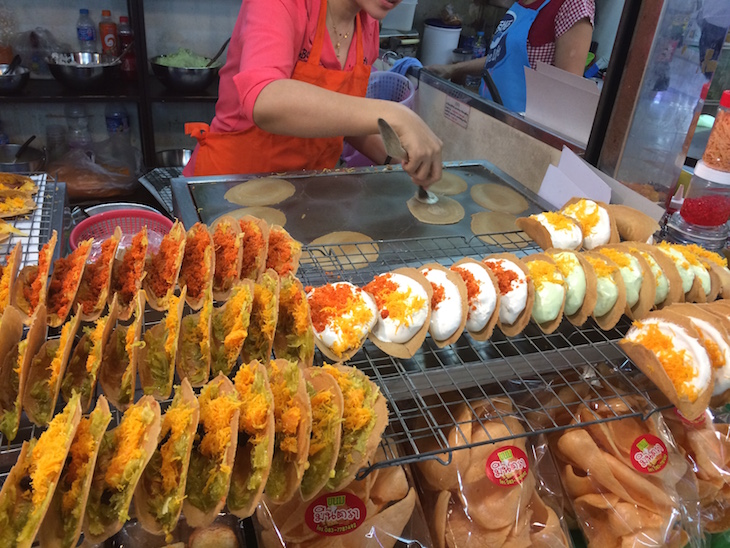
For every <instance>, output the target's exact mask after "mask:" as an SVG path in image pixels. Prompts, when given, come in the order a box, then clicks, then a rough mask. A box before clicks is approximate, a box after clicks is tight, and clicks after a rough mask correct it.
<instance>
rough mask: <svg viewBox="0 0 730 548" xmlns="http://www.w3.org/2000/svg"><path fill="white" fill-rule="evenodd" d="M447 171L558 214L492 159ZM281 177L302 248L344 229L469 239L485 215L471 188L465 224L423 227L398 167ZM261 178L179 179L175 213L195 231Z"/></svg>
mask: <svg viewBox="0 0 730 548" xmlns="http://www.w3.org/2000/svg"><path fill="white" fill-rule="evenodd" d="M444 169H445V170H448V171H449V172H450V173H453V174H455V175H458V176H460V177H462V178H463V179H464V180H465V181H466V182H467V184H468V185H469V189H471V187H472V186H474V185H476V184H480V183H496V184H501V185H505V186H508V187H511V188H512V189H514V190H516V191H517V192H518V193H520V194H521V195H522V196H524V197H525V198H526V199H527V201H528V203H529V208H528V209H527V211H525V212H524V215H530V214H532V213H539V212H541V211H545V210H546V209H552V208H551V206H550V205H549V204H548V203H546V202H545V201H544V200H542V199H541V198H540V197H539V196H537V195H536V194H535V193H533V192H532V191H530V190H528V189H527V188H525V187H524V186H523V185H521V184H520V183H519V182H517V181H516V180H515V179H513V178H512V177H510V176H509V175H507V174H506V173H504V172H503V171H502V170H500V169H498V168H497V167H495V166H494V165H493V164H491V163H489V162H486V161H462V162H446V163H444ZM275 175H276V176H277V177H281V178H283V179H286V180H288V181H290V182H291V183H292V184H294V186H295V188H296V191H295V193H294V195H293V196H291V197H290V198H288V199H287V200H284V201H283V202H281V203H279V204H275V205H272V206H271V207H273V208H276V209H278V210H280V211H281V212H282V213H284V214H285V215H286V219H287V221H286V229H287V230H288V231H289V233H290V234H291V235H292V236H293V237H294V238H296V239H298V240H299V241H301V242H304V243H308V242H311V241H312V240H314V239H315V238H317V237H319V236H322V235H323V234H327V233H329V232H334V231H338V230H349V231H356V232H362V233H364V234H367V235H368V236H370V237H371V238H373V239H376V240H380V239H383V240H391V239H402V238H418V237H443V236H471V235H472V231H471V227H470V223H471V216H472V214H474V213H478V212H481V211H485V209H484V208H483V207H481V206H480V205H478V204H476V203H475V202H474V201H473V200H472V199H471V195H470V193H469V190H467V191H466V192H463V193H461V194H458V195H456V196H451V198H454V199H455V200H457V201H458V202H459V203H460V204H461V205H462V206H463V207H464V210H465V212H466V214H465V216H464V218H463V219H462V220H461V221H460V222H458V223H456V224H453V225H429V224H424V223H421V222H419V221H418V220H416V219H415V218H414V217H413V215H411V213H410V211H409V210H408V207H407V205H406V202H407V200H408V199H409V198H411V197H412V196H413V195H414V193H415V190H416V187H415V186H414V184H413V182H412V181H411V178H410V177H409V176H408V174H407V173H405V172H404V171H403V170H402V169H401V167H400V166H378V167H370V168H348V169H337V170H329V171H318V172H301V173H281V174H275ZM260 176H261V175H260V174H259V175H234V176H222V177H190V178H186V177H178V178H173V179H172V193H173V199H174V203H175V209H174V212H175V215H176V216H177V217H178V218H180V219H181V220H182V221H183V223H184V224H185V226H192V224H194V223H195V222H197V221H203V222H205V223H208V224H210V223H211V222H212V221H214V220H215V219H216V218H217V217H219V216H220V215H223V214H225V213H228V212H230V211H234V210H236V209H239V208H241V207H242V206H239V205H237V204H233V203H231V202H228V201H227V200H225V198H224V197H223V196H224V194H225V193H226V191H227V190H228V189H230V188H232V187H234V186H236V185H237V184H240V183H242V182H245V181H247V180H250V179H256V178H258V177H260Z"/></svg>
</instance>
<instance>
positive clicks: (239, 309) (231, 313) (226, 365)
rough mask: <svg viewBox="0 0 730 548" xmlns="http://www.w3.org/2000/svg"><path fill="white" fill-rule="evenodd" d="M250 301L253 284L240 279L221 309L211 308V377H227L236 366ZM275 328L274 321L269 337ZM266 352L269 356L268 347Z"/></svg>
mask: <svg viewBox="0 0 730 548" xmlns="http://www.w3.org/2000/svg"><path fill="white" fill-rule="evenodd" d="M267 279H269V278H267ZM277 283H278V282H277ZM254 301H255V287H254V284H253V282H252V281H251V280H242V281H241V283H239V284H238V285H236V286H235V287H234V288H233V292H232V294H231V297H230V298H229V299H228V301H227V302H226V303H225V304H224V305H223V306H221V307H218V308H213V318H212V325H211V339H210V352H211V362H210V369H211V372H212V374H213V375H216V374H217V373H219V372H222V373H223V374H224V375H228V374H230V372H231V371H232V370H233V367H234V366H235V365H236V361H237V360H238V356H239V355H240V354H241V349H242V348H243V343H244V341H246V340H247V338H248V337H249V333H250V331H249V327H250V325H251V319H252V307H253V305H254ZM272 306H273V310H275V311H278V308H277V306H276V304H275V303H274V304H273V305H272ZM267 310H268V309H267ZM275 326H276V321H275V320H274V327H271V332H272V333H271V337H272V338H273V331H274V329H275ZM267 332H268V331H267ZM268 349H269V350H268V352H269V354H271V346H269V347H268ZM244 358H245V355H244ZM267 358H268V356H267ZM244 361H247V360H246V359H244Z"/></svg>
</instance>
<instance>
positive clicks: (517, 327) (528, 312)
mask: <svg viewBox="0 0 730 548" xmlns="http://www.w3.org/2000/svg"><path fill="white" fill-rule="evenodd" d="M492 260H496V261H498V260H505V261H510V262H512V263H514V264H515V265H517V268H519V269H520V270H522V272H524V273H525V277H526V279H527V301H526V303H525V308H524V310H523V311H522V312H520V315H519V316H517V319H516V320H515V321H514V323H512V324H510V325H507V324H503V323H502V321H501V320H500V319H499V313H497V316H498V317H497V327H499V330H500V331H501V332H502V333H504V334H505V335H507V336H508V337H514V336H516V335H519V334H520V333H522V330H523V329H525V327H527V324H528V323H530V317H531V316H532V305H533V303H534V302H535V287H534V286H533V285H532V280H531V279H530V273H529V272H528V270H527V267H526V266H525V265H524V263H523V262H522V261H521V260H520V259H518V258H517V256H516V255H514V254H512V253H493V254H491V255H487V256H486V257H484V259H483V260H482V262H483V263H484V264H486V265H487V267H489V261H492ZM489 268H490V270H491V267H489ZM492 272H493V273H494V271H492ZM494 274H495V277H496V278H497V287H500V286H501V284H500V282H499V276H497V275H496V273H494ZM500 293H501V287H500ZM504 297H505V295H504V294H502V298H504ZM500 306H501V304H500Z"/></svg>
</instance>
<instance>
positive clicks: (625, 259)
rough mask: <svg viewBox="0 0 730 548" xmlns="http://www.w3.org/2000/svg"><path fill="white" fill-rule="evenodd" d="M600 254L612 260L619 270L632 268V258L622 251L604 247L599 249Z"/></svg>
mask: <svg viewBox="0 0 730 548" xmlns="http://www.w3.org/2000/svg"><path fill="white" fill-rule="evenodd" d="M598 252H599V253H600V254H601V255H603V256H604V257H608V258H609V259H611V260H612V261H613V262H614V263H616V265H617V266H618V267H619V268H631V258H630V257H629V256H628V254H626V253H624V252H622V251H619V250H617V249H609V248H606V247H604V248H601V249H599V250H598Z"/></svg>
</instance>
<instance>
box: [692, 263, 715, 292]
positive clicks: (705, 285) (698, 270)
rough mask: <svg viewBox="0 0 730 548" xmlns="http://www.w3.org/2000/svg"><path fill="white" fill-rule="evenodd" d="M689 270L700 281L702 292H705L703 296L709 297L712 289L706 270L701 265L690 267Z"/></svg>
mask: <svg viewBox="0 0 730 548" xmlns="http://www.w3.org/2000/svg"><path fill="white" fill-rule="evenodd" d="M690 268H691V269H692V271H693V272H694V273H695V276H696V277H697V278H699V279H700V283H701V284H702V291H704V292H705V295H709V294H710V290H711V289H712V282H711V281H710V273H709V272H707V269H706V268H705V267H704V266H702V265H701V264H697V265H695V264H693V265H690Z"/></svg>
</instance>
